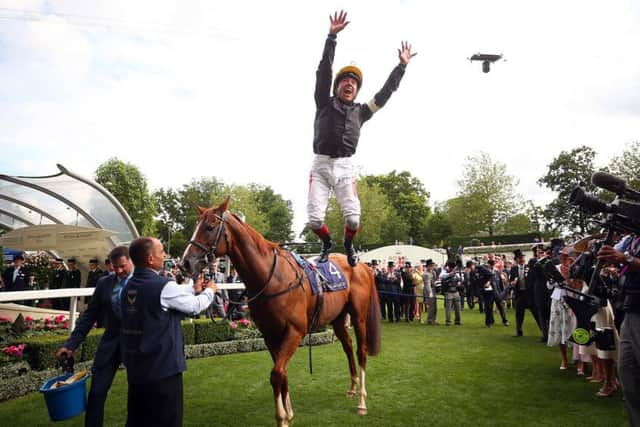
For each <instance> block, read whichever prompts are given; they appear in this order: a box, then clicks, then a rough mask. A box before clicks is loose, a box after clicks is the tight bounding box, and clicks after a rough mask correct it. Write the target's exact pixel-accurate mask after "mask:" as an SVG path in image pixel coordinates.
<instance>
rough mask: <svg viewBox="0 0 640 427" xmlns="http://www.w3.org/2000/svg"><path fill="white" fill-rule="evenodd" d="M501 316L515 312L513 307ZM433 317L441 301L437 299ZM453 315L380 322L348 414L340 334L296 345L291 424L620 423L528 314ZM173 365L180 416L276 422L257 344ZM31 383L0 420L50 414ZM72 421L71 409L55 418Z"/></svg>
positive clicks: (207, 421)
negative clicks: (564, 366) (563, 366)
mask: <svg viewBox="0 0 640 427" xmlns="http://www.w3.org/2000/svg"><path fill="white" fill-rule="evenodd" d="M508 317H509V319H510V320H511V321H512V323H513V321H514V312H513V310H508ZM438 318H439V320H440V321H441V322H442V323H444V310H443V309H439V311H438ZM462 322H463V325H462V326H450V327H446V326H437V327H429V326H425V325H421V324H417V323H412V324H406V323H400V324H396V323H394V324H389V323H386V322H384V323H383V331H382V352H381V353H380V355H378V356H376V357H372V358H369V359H368V360H369V363H368V367H367V392H368V399H367V405H368V407H369V414H368V415H366V416H364V417H359V416H357V415H356V411H355V407H356V400H355V399H348V398H346V397H345V391H346V390H347V386H348V384H349V376H348V367H347V362H346V358H345V356H344V354H343V352H342V349H341V346H340V344H339V343H335V344H331V345H325V346H320V347H315V348H314V349H313V372H314V373H313V375H309V368H308V351H307V348H304V349H299V350H298V352H297V353H296V355H295V356H294V358H293V360H292V361H291V363H290V365H289V384H290V392H291V397H292V403H293V408H294V411H295V418H294V425H295V426H298V427H302V426H324V427H326V426H367V427H372V426H429V427H432V426H558V427H560V426H562V427H565V426H576V427H584V426H626V425H628V421H627V418H626V412H625V409H624V404H623V402H622V400H621V395H620V394H617V395H615V396H614V397H611V398H597V397H594V393H595V392H596V391H597V390H598V387H599V385H597V384H591V383H588V382H587V381H586V380H585V379H584V378H582V377H578V376H576V374H575V370H574V369H568V370H566V371H560V370H559V369H558V368H559V366H560V357H559V354H558V350H557V349H556V348H549V347H547V346H546V345H544V344H541V343H540V342H538V338H539V333H538V331H537V330H535V329H534V327H533V320H532V319H531V317H530V315H529V314H527V316H526V318H525V336H524V337H523V338H513V337H512V335H513V333H514V327H513V326H510V327H504V326H502V325H499V326H494V327H493V328H491V329H486V328H485V327H484V323H483V322H484V318H483V316H482V315H481V314H479V313H478V312H477V311H476V312H474V313H470V312H469V310H465V311H464V312H463V315H462ZM188 367H189V369H188V370H187V372H186V373H185V376H184V384H185V418H184V424H185V425H186V426H192V425H193V426H196V425H198V426H199V425H203V426H271V425H275V418H274V405H273V397H272V392H271V386H270V384H269V371H270V370H271V359H270V357H269V355H268V353H267V352H258V353H243V354H237V355H230V356H218V357H212V358H207V359H197V360H190V361H189V362H188ZM125 416H126V378H125V374H124V372H123V371H121V372H119V373H118V375H117V378H116V381H115V384H114V386H113V388H112V390H111V393H110V396H109V400H108V402H107V408H106V420H105V421H106V425H110V426H111V425H113V426H122V425H124V420H125ZM51 424H53V423H51V422H49V421H48V417H47V413H46V409H45V404H44V399H43V397H42V396H41V395H40V394H39V393H32V394H30V395H27V396H24V397H22V398H18V399H14V400H11V401H8V402H1V403H0V425H3V426H36V425H51ZM56 425H57V426H61V427H62V426H81V425H83V419H82V417H81V416H79V417H76V418H75V419H73V420H69V421H65V422H59V423H56Z"/></svg>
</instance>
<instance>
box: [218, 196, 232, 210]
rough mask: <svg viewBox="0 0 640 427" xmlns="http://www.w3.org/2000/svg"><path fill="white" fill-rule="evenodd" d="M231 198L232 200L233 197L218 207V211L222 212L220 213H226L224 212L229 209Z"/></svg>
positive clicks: (228, 197) (226, 199) (227, 198)
mask: <svg viewBox="0 0 640 427" xmlns="http://www.w3.org/2000/svg"><path fill="white" fill-rule="evenodd" d="M230 198H231V196H227V197H226V198H225V199H224V202H222V203H221V204H220V206H218V209H219V210H220V212H224V211H226V210H227V209H228V208H229V199H230Z"/></svg>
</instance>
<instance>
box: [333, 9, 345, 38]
mask: <svg viewBox="0 0 640 427" xmlns="http://www.w3.org/2000/svg"><path fill="white" fill-rule="evenodd" d="M329 20H330V21H331V25H330V26H329V34H338V33H339V32H340V31H342V30H344V27H346V26H347V25H349V21H347V12H345V11H344V10H341V11H340V13H338V12H334V13H333V16H331V15H329Z"/></svg>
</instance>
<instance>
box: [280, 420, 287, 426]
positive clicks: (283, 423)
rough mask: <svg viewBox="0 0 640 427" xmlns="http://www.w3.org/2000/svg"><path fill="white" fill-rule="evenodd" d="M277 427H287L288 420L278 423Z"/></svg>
mask: <svg viewBox="0 0 640 427" xmlns="http://www.w3.org/2000/svg"><path fill="white" fill-rule="evenodd" d="M278 427H289V421H288V420H280V421H278Z"/></svg>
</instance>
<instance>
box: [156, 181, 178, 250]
mask: <svg viewBox="0 0 640 427" xmlns="http://www.w3.org/2000/svg"><path fill="white" fill-rule="evenodd" d="M153 197H154V198H155V200H156V204H157V206H158V218H157V220H156V230H157V233H158V236H159V237H160V240H162V241H163V243H164V244H165V249H166V250H167V253H169V254H171V255H172V256H178V255H179V254H180V253H182V251H183V250H184V247H182V248H181V245H180V243H181V242H182V241H183V240H184V238H182V233H180V231H179V230H180V227H179V224H178V219H179V217H180V214H181V206H180V200H179V199H178V193H177V192H176V191H175V190H173V189H171V188H167V189H164V188H160V189H159V190H157V191H155V192H154V193H153ZM177 233H179V235H177ZM176 244H177V246H176Z"/></svg>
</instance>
